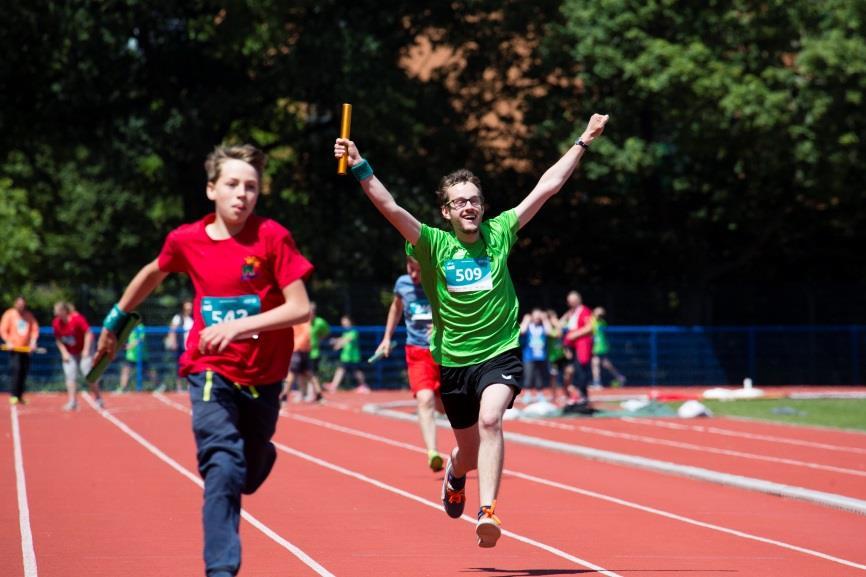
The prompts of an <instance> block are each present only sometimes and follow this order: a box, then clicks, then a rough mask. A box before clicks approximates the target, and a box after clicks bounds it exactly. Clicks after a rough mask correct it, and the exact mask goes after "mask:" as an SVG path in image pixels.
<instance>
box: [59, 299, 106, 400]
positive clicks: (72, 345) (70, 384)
mask: <svg viewBox="0 0 866 577" xmlns="http://www.w3.org/2000/svg"><path fill="white" fill-rule="evenodd" d="M51 328H53V329H54V342H56V343H57V349H58V350H59V351H60V356H61V357H62V359H63V375H64V377H66V393H67V395H68V396H69V399H68V400H67V402H66V404H65V405H63V410H64V411H74V410H76V409H77V408H78V400H77V398H76V388H77V381H78V372H79V371H80V372H81V376H82V377H83V376H85V375H86V374H87V373H89V372H90V369H91V367H92V366H93V362H92V361H93V356H92V355H93V333H91V332H90V325H89V324H88V323H87V319H85V318H84V315H82V314H81V313H79V312H78V311H75V310H73V309H72V307H71V306H70V305H69V303H65V302H58V303H55V304H54V320H53V321H51ZM90 392H91V394H92V395H93V397H94V398H95V399H96V403H97V404H98V405H99V406H100V407H102V396H101V394H100V392H99V381H96V382H95V383H92V384H91V385H90Z"/></svg>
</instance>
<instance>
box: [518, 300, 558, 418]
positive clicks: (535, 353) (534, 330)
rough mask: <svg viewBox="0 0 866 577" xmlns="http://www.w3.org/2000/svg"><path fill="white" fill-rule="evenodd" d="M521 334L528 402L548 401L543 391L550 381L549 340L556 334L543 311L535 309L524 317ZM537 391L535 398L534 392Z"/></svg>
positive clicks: (524, 384) (524, 388)
mask: <svg viewBox="0 0 866 577" xmlns="http://www.w3.org/2000/svg"><path fill="white" fill-rule="evenodd" d="M520 334H521V336H523V337H524V339H525V340H524V345H523V366H524V371H523V379H524V380H523V390H524V391H525V394H526V402H527V403H531V402H538V401H546V400H547V398H546V397H545V396H544V392H543V389H544V387H546V386H547V383H548V382H549V380H550V365H549V364H548V361H547V340H548V337H550V336H552V335H553V334H554V329H553V327H552V326H551V325H550V321H549V320H548V319H547V316H545V314H544V312H543V311H542V310H541V309H533V310H532V313H531V314H527V315H524V316H523V320H522V321H521V323H520ZM533 389H535V396H534V397H533V395H532V390H533Z"/></svg>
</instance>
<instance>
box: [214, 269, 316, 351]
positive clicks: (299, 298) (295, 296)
mask: <svg viewBox="0 0 866 577" xmlns="http://www.w3.org/2000/svg"><path fill="white" fill-rule="evenodd" d="M282 292H283V297H284V298H285V299H286V302H284V303H283V304H281V305H280V306H278V307H275V308H272V309H271V310H269V311H265V312H263V313H260V314H257V315H252V316H249V317H244V318H241V319H235V320H232V321H226V322H223V323H218V324H215V325H211V326H209V327H207V328H206V329H204V330H203V331H202V332H201V333H200V336H199V345H198V348H199V350H200V351H201V352H202V353H207V352H209V353H214V352H217V353H221V352H222V351H224V350H225V349H226V347H227V346H229V343H231V342H232V341H234V340H239V339H244V338H248V337H251V336H253V335H255V334H258V333H263V332H266V331H275V330H279V329H285V328H288V327H290V326H292V325H297V324H299V323H302V322H304V321H306V320H308V319H309V318H310V299H309V297H308V296H307V288H306V287H305V286H304V281H303V280H300V279H299V280H296V281H295V282H293V283H291V284H290V285H288V286H286V287H284V288H283V291H282Z"/></svg>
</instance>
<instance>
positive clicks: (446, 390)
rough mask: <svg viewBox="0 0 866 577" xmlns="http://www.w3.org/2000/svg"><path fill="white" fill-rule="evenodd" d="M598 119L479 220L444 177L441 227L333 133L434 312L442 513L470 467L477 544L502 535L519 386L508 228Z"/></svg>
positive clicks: (554, 183) (476, 200)
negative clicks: (442, 446) (500, 512)
mask: <svg viewBox="0 0 866 577" xmlns="http://www.w3.org/2000/svg"><path fill="white" fill-rule="evenodd" d="M607 119H608V117H607V116H606V115H601V114H594V115H593V116H592V118H591V119H590V121H589V124H588V125H587V127H586V130H584V132H583V135H582V136H581V138H580V139H579V140H577V141H575V143H574V145H573V146H572V147H571V148H570V149H569V150H568V152H566V153H565V155H564V156H563V157H562V158H560V159H559V161H557V162H556V164H554V165H553V166H552V167H550V168H549V169H548V170H547V171H546V172H545V173H544V175H543V176H542V177H541V179H540V180H539V181H538V184H536V186H535V188H533V189H532V191H531V192H530V193H529V195H527V196H526V198H524V199H523V201H521V202H520V204H518V205H517V206H516V207H515V208H513V209H511V210H508V211H505V212H503V213H502V214H500V215H499V216H497V217H496V218H494V219H492V220H490V221H488V222H483V217H484V197H483V195H482V191H481V182H480V180H479V179H478V177H476V176H475V175H473V174H472V173H471V172H469V171H468V170H458V171H457V172H454V173H451V174H449V175H447V176H445V177H444V178H443V179H442V181H441V182H440V185H439V188H438V190H437V194H438V197H439V206H440V209H441V213H442V217H443V218H445V220H447V221H448V222H449V223H450V224H451V227H452V231H449V232H445V231H443V230H440V229H437V228H432V227H429V226H427V225H424V224H421V223H420V222H419V221H418V219H416V218H415V217H414V216H412V215H411V214H410V213H409V212H407V211H406V210H405V209H404V208H402V207H401V206H399V205H398V204H397V203H396V201H395V200H394V197H393V196H391V193H390V192H388V189H387V188H385V185H384V184H382V182H381V181H380V180H379V179H378V178H376V176H374V175H373V169H372V168H371V167H370V164H369V163H368V162H367V161H366V160H365V159H363V158H362V157H361V155H360V153H359V152H358V149H357V147H356V146H355V144H354V142H352V141H350V140H347V139H337V141H336V143H335V144H334V156H335V157H337V158H341V157H342V156H344V155H348V163H349V166H350V167H351V169H352V174H354V175H355V177H356V178H357V179H358V181H359V182H360V183H361V187H362V188H363V189H364V192H365V193H366V195H367V196H368V197H369V198H370V200H371V201H372V202H373V204H374V205H375V206H376V208H377V209H378V210H379V212H381V213H382V215H383V216H384V217H385V218H386V219H387V220H388V222H390V223H391V224H392V225H394V227H395V228H396V229H397V230H398V231H399V232H400V234H402V235H403V238H405V239H406V241H407V242H408V243H409V246H407V251H406V252H407V254H410V255H411V256H414V257H415V258H416V259H417V260H418V262H419V263H420V264H421V283H422V285H423V286H424V292H425V293H426V294H427V296H428V298H429V299H430V304H431V306H432V312H433V335H432V337H431V339H430V350H431V352H432V354H433V358H434V359H435V360H436V361H437V362H438V363H439V364H440V365H441V366H442V371H441V382H442V384H441V396H442V403H443V404H444V406H445V413H446V415H447V416H448V420H449V421H450V423H451V427H452V429H453V430H454V436H455V438H456V441H457V447H456V448H455V449H454V450H453V451H452V452H451V458H450V459H449V461H448V465H447V467H446V475H445V480H444V482H443V490H442V501H443V505H444V508H445V512H446V513H447V514H448V515H449V516H451V517H454V518H459V517H460V516H461V515H462V513H463V508H464V505H465V489H464V488H465V482H466V473H467V472H469V471H471V470H473V469H476V468H477V469H478V494H479V500H480V504H481V507H480V509H479V512H478V524H477V525H476V528H475V533H476V536H477V538H478V545H479V546H481V547H493V546H495V545H496V541H497V540H498V539H499V536H500V535H501V529H500V527H499V526H500V521H499V519H498V518H497V517H496V515H494V509H495V505H496V495H497V493H498V491H499V483H500V478H501V476H502V466H503V452H504V440H503V435H502V416H503V414H504V413H505V410H506V409H507V408H508V407H510V406H511V405H512V403H513V402H514V397H515V396H516V395H517V393H519V392H520V382H521V375H522V370H523V366H522V363H521V358H520V353H519V349H518V347H519V345H518V338H519V332H520V331H519V327H518V322H517V312H518V304H517V294H516V293H515V290H514V285H513V284H512V282H511V276H510V274H509V272H508V265H507V260H508V254H509V252H510V251H511V247H512V246H513V245H514V243H515V242H516V240H517V231H518V230H519V229H520V228H522V227H523V226H525V225H526V224H527V223H528V222H529V221H530V220H531V219H532V217H534V216H535V214H536V213H537V212H538V210H539V209H540V208H541V207H542V206H543V205H544V203H545V202H546V201H547V199H549V198H550V197H552V196H553V195H554V194H556V193H557V192H558V191H559V189H560V188H562V186H563V185H564V184H565V183H566V181H567V180H568V178H569V177H570V176H571V174H572V173H573V172H574V169H575V168H577V165H578V164H579V162H580V159H581V158H582V157H583V155H584V153H585V152H586V150H587V149H588V147H589V144H590V143H591V142H592V141H593V140H595V139H596V138H597V137H598V136H600V135H601V133H602V132H603V131H604V125H605V123H606V122H607Z"/></svg>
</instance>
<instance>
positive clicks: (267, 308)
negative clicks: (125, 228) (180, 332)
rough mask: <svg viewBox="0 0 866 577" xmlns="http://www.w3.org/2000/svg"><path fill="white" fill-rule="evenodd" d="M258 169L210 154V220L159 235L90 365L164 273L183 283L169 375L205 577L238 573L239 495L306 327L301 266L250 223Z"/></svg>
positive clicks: (305, 267)
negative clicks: (189, 462) (188, 458)
mask: <svg viewBox="0 0 866 577" xmlns="http://www.w3.org/2000/svg"><path fill="white" fill-rule="evenodd" d="M265 161H266V157H265V155H264V153H262V152H261V151H259V150H258V149H256V148H255V147H253V146H250V145H244V146H231V147H226V146H219V147H217V148H216V149H214V151H213V152H212V153H211V154H210V155H209V156H208V158H207V161H206V162H205V169H206V171H207V176H208V184H207V196H208V198H209V199H211V200H212V201H214V205H215V209H216V210H215V212H214V214H210V215H208V216H206V217H205V218H203V219H202V220H200V221H198V222H195V223H192V224H187V225H183V226H181V227H179V228H177V229H175V230H173V231H172V232H170V233H169V235H168V237H167V238H166V240H165V244H164V245H163V248H162V251H161V252H160V254H159V257H158V258H157V259H156V260H154V261H153V262H151V263H150V264H148V265H146V266H145V267H144V268H143V269H141V271H139V273H138V274H137V275H136V276H135V278H133V279H132V282H130V284H129V286H128V287H127V288H126V291H125V292H124V293H123V296H122V297H121V298H120V301H119V302H118V303H117V304H116V305H115V306H114V308H113V309H112V310H111V312H110V313H109V314H108V316H107V317H106V319H105V322H104V323H103V330H102V334H101V335H100V337H99V346H98V350H97V353H96V358H95V359H94V362H99V359H100V358H101V357H102V356H103V355H110V356H113V355H114V353H115V352H116V349H117V338H116V334H117V331H118V328H119V327H120V326H121V325H122V324H123V323H124V322H125V319H126V317H128V316H129V313H130V311H133V310H134V309H135V308H136V307H137V306H138V305H139V304H140V303H141V302H142V301H144V299H145V298H146V297H147V296H148V295H149V294H150V293H151V292H152V291H153V290H154V289H155V288H156V287H157V286H159V284H160V283H161V282H162V281H163V279H165V277H166V276H167V275H168V274H169V273H171V272H184V273H186V274H188V275H189V277H190V280H191V281H192V284H193V286H194V288H195V298H194V301H193V327H192V330H191V332H190V335H189V341H188V345H187V350H186V351H185V352H184V354H183V355H182V356H181V359H180V375H181V376H184V377H186V378H187V380H188V382H189V394H190V400H191V402H192V421H193V423H192V424H193V432H194V434H195V440H196V446H197V449H198V451H197V457H198V468H199V473H201V476H202V477H203V478H204V485H205V489H204V508H203V522H204V541H205V543H204V561H205V573H206V574H207V576H208V577H231V576H234V575H236V574H237V572H238V569H239V567H240V537H239V535H238V528H239V524H240V509H241V494H242V493H243V494H251V493H253V492H254V491H255V490H256V489H258V487H259V486H260V485H261V484H262V482H263V481H264V480H265V479H266V478H267V476H268V474H269V473H270V471H271V467H272V466H273V464H274V461H275V459H276V449H275V448H274V445H273V443H271V437H272V436H273V434H274V431H275V429H276V424H277V418H278V416H279V410H280V401H279V395H280V388H281V383H282V380H283V377H285V376H286V372H287V371H288V369H289V359H290V358H291V355H292V346H293V343H292V325H295V324H298V323H302V322H304V321H306V320H307V319H308V318H309V316H310V303H309V299H308V297H307V291H306V288H305V286H304V280H303V279H304V278H305V277H306V276H308V275H309V274H310V272H311V271H312V270H313V267H312V265H311V264H310V263H309V261H307V259H305V258H304V257H303V256H302V255H301V254H300V253H299V252H298V250H297V248H296V247H295V243H294V241H293V240H292V236H291V234H290V233H289V231H288V230H286V229H285V228H283V227H282V226H281V225H279V224H277V223H276V222H275V221H273V220H270V219H267V218H262V217H259V216H256V215H254V214H253V209H254V208H255V205H256V201H257V200H258V197H259V187H260V183H261V176H262V171H263V170H264V165H265Z"/></svg>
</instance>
